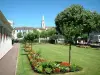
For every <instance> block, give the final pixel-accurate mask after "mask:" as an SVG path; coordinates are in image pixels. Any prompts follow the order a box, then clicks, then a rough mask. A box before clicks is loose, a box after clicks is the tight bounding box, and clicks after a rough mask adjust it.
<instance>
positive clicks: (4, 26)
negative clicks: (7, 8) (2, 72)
mask: <svg viewBox="0 0 100 75" xmlns="http://www.w3.org/2000/svg"><path fill="white" fill-rule="evenodd" d="M12 30H13V28H12V26H11V24H10V23H9V22H8V20H7V19H6V18H5V16H4V15H3V13H2V12H1V11H0V59H1V58H2V57H3V56H4V55H5V54H6V53H7V52H8V51H9V50H10V49H11V48H12Z"/></svg>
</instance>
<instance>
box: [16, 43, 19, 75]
mask: <svg viewBox="0 0 100 75" xmlns="http://www.w3.org/2000/svg"><path fill="white" fill-rule="evenodd" d="M17 49H18V52H17V57H16V60H17V62H16V68H15V75H16V73H17V64H18V57H19V50H20V44H19V47H18V48H17Z"/></svg>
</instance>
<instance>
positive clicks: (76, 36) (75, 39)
mask: <svg viewBox="0 0 100 75" xmlns="http://www.w3.org/2000/svg"><path fill="white" fill-rule="evenodd" d="M77 38H78V35H75V38H74V41H75V45H76V44H77Z"/></svg>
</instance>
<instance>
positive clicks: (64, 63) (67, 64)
mask: <svg viewBox="0 0 100 75" xmlns="http://www.w3.org/2000/svg"><path fill="white" fill-rule="evenodd" d="M60 65H61V66H70V64H69V63H68V62H61V63H60Z"/></svg>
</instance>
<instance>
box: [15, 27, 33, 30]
mask: <svg viewBox="0 0 100 75" xmlns="http://www.w3.org/2000/svg"><path fill="white" fill-rule="evenodd" d="M14 29H15V30H33V29H34V28H33V27H15V28H14Z"/></svg>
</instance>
